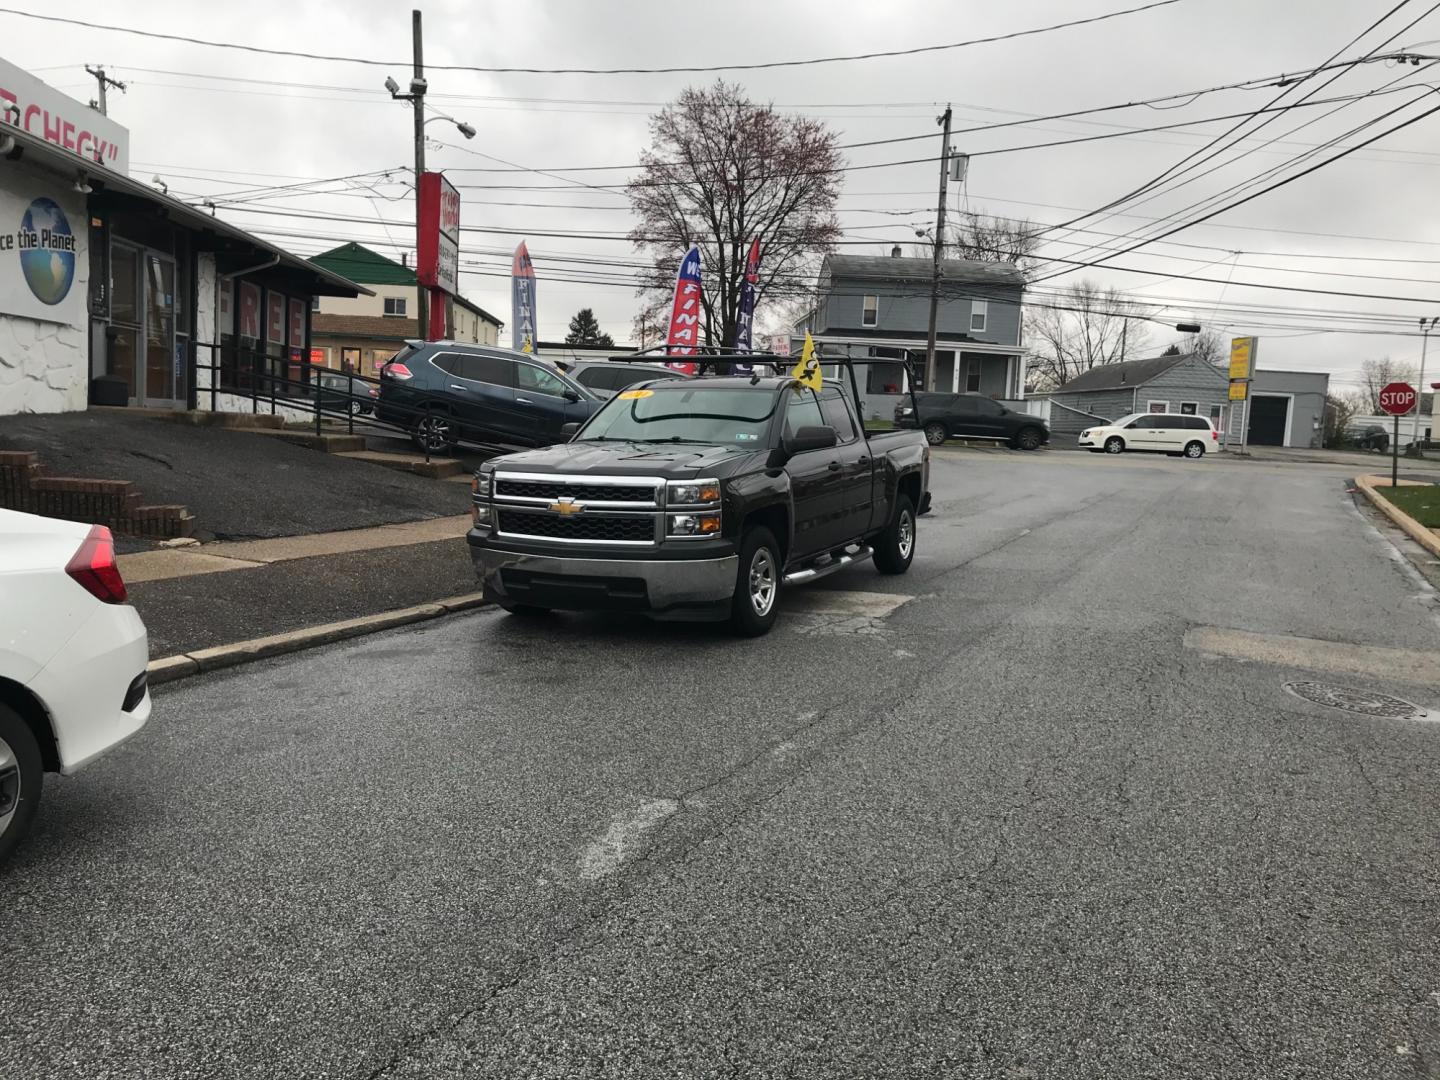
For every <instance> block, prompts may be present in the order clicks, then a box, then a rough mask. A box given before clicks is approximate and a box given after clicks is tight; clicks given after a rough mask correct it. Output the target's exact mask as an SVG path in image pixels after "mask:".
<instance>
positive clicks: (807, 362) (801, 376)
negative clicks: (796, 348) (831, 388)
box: [790, 330, 824, 393]
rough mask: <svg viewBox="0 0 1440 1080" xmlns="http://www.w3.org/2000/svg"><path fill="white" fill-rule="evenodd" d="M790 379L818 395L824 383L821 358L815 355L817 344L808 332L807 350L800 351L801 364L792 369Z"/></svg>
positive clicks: (806, 334) (806, 338)
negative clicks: (821, 372)
mask: <svg viewBox="0 0 1440 1080" xmlns="http://www.w3.org/2000/svg"><path fill="white" fill-rule="evenodd" d="M790 377H791V378H792V379H794V380H795V381H796V382H798V383H802V384H803V385H805V386H808V387H809V388H810V389H811V390H814V391H816V392H817V393H818V392H819V390H820V386H821V384H822V383H823V381H824V379H823V377H822V376H821V374H820V358H819V357H818V356H816V355H815V342H814V340H813V339H812V338H811V337H810V331H808V330H807V331H805V348H803V349H801V350H800V362H799V363H797V364H796V365H795V367H794V368H792V369H791V371H790Z"/></svg>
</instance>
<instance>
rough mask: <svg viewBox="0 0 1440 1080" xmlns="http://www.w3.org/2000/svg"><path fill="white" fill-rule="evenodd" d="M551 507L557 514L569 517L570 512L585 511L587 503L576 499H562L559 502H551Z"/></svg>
mask: <svg viewBox="0 0 1440 1080" xmlns="http://www.w3.org/2000/svg"><path fill="white" fill-rule="evenodd" d="M550 509H551V510H553V511H554V512H555V513H557V514H561V515H563V516H567V517H568V516H569V515H570V514H580V513H583V512H584V510H585V504H584V503H577V502H576V501H575V500H574V499H560V500H559V501H558V502H553V503H551V504H550Z"/></svg>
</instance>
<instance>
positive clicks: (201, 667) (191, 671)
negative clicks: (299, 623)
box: [145, 593, 485, 686]
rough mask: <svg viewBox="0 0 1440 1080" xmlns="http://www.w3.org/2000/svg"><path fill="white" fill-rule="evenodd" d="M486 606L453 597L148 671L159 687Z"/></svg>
mask: <svg viewBox="0 0 1440 1080" xmlns="http://www.w3.org/2000/svg"><path fill="white" fill-rule="evenodd" d="M484 604H485V600H484V597H483V596H482V595H481V594H480V593H465V594H464V595H463V596H451V597H447V598H446V599H444V600H436V601H434V602H432V603H429V604H417V605H415V606H414V607H408V608H400V609H399V610H398V611H384V612H381V613H380V614H378V615H363V616H361V617H360V618H358V619H345V620H343V621H342V622H333V623H326V624H325V625H323V626H307V627H305V628H304V629H303V630H292V631H291V632H290V633H288V634H272V635H271V636H269V637H261V638H252V639H250V640H249V641H237V642H235V643H234V644H231V645H217V646H215V647H214V648H210V649H196V650H195V651H194V652H190V653H180V654H178V655H176V656H165V657H162V658H161V659H159V660H151V661H150V663H149V664H148V665H147V666H146V669H145V671H146V674H147V676H148V677H149V681H150V685H151V686H158V685H159V684H161V683H167V682H174V681H175V680H177V679H185V678H189V677H190V676H191V675H199V674H202V673H204V672H207V671H217V670H219V669H220V668H227V667H234V666H236V665H237V664H248V663H250V662H252V661H254V660H264V659H265V658H266V657H270V656H283V655H284V654H286V653H292V652H299V651H301V650H302V649H313V648H315V646H317V645H328V644H330V643H331V642H335V641H344V640H346V639H347V638H354V637H363V636H364V635H366V634H374V633H378V632H379V631H381V630H391V629H394V628H395V627H397V626H408V625H409V624H411V623H417V622H425V621H427V620H429V619H438V618H440V617H441V616H442V615H450V614H453V613H455V612H457V611H469V610H471V609H472V608H478V607H482V606H484Z"/></svg>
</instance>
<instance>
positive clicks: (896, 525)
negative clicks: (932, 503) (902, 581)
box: [874, 495, 915, 574]
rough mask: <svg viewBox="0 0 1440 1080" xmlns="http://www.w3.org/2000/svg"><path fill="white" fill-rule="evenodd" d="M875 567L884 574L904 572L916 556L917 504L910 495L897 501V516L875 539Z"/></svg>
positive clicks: (903, 496) (902, 496)
mask: <svg viewBox="0 0 1440 1080" xmlns="http://www.w3.org/2000/svg"><path fill="white" fill-rule="evenodd" d="M874 558H875V569H877V570H879V571H880V573H882V574H903V573H905V571H906V570H909V569H910V562H911V560H912V559H914V558H915V504H914V503H913V502H911V501H910V496H909V495H901V496H900V498H899V499H898V500H897V501H896V503H895V516H894V517H893V518H891V519H890V524H889V525H887V526H885V531H884V532H882V533H881V534H880V536H879V538H878V539H877V540H876V541H875V555H874Z"/></svg>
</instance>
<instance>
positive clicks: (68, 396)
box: [0, 162, 90, 415]
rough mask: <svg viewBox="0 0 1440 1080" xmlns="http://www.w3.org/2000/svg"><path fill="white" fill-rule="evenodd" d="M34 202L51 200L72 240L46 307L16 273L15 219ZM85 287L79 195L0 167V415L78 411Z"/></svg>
mask: <svg viewBox="0 0 1440 1080" xmlns="http://www.w3.org/2000/svg"><path fill="white" fill-rule="evenodd" d="M37 199H50V200H51V201H53V202H54V203H55V204H56V205H57V206H58V207H59V208H60V210H61V212H62V213H63V214H64V216H65V219H66V223H67V224H68V226H69V228H70V232H71V235H73V236H74V237H75V251H74V261H75V272H74V276H73V277H72V278H71V280H70V287H69V289H68V290H66V291H65V292H64V294H63V296H62V297H61V298H60V299H59V300H58V301H57V302H56V303H53V304H52V303H48V302H46V301H45V300H43V299H41V298H40V297H39V296H37V294H36V292H35V291H34V290H33V289H32V288H31V287H30V285H29V284H28V283H27V281H26V278H25V275H24V273H23V272H22V269H21V261H20V247H21V240H20V234H21V232H22V221H23V219H24V216H25V214H26V211H27V210H29V209H30V207H31V206H32V205H33V204H34V202H35V200H37ZM32 221H33V218H32ZM89 284H90V219H89V216H88V215H87V213H86V207H85V196H84V195H82V194H81V193H79V192H76V191H72V190H70V188H69V185H66V184H63V183H61V182H60V179H59V178H58V177H54V176H51V175H49V174H46V173H42V172H38V171H36V170H32V169H28V168H26V167H24V166H23V165H22V166H15V165H11V164H10V163H8V162H7V163H5V167H4V168H3V169H0V415H5V414H8V413H21V412H43V413H55V412H72V411H75V410H79V409H84V408H85V406H86V403H87V401H88V398H89V387H90V360H89V357H90V346H89V335H88V329H87V328H88V326H89V314H88V310H87V307H86V297H87V294H88V289H89Z"/></svg>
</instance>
